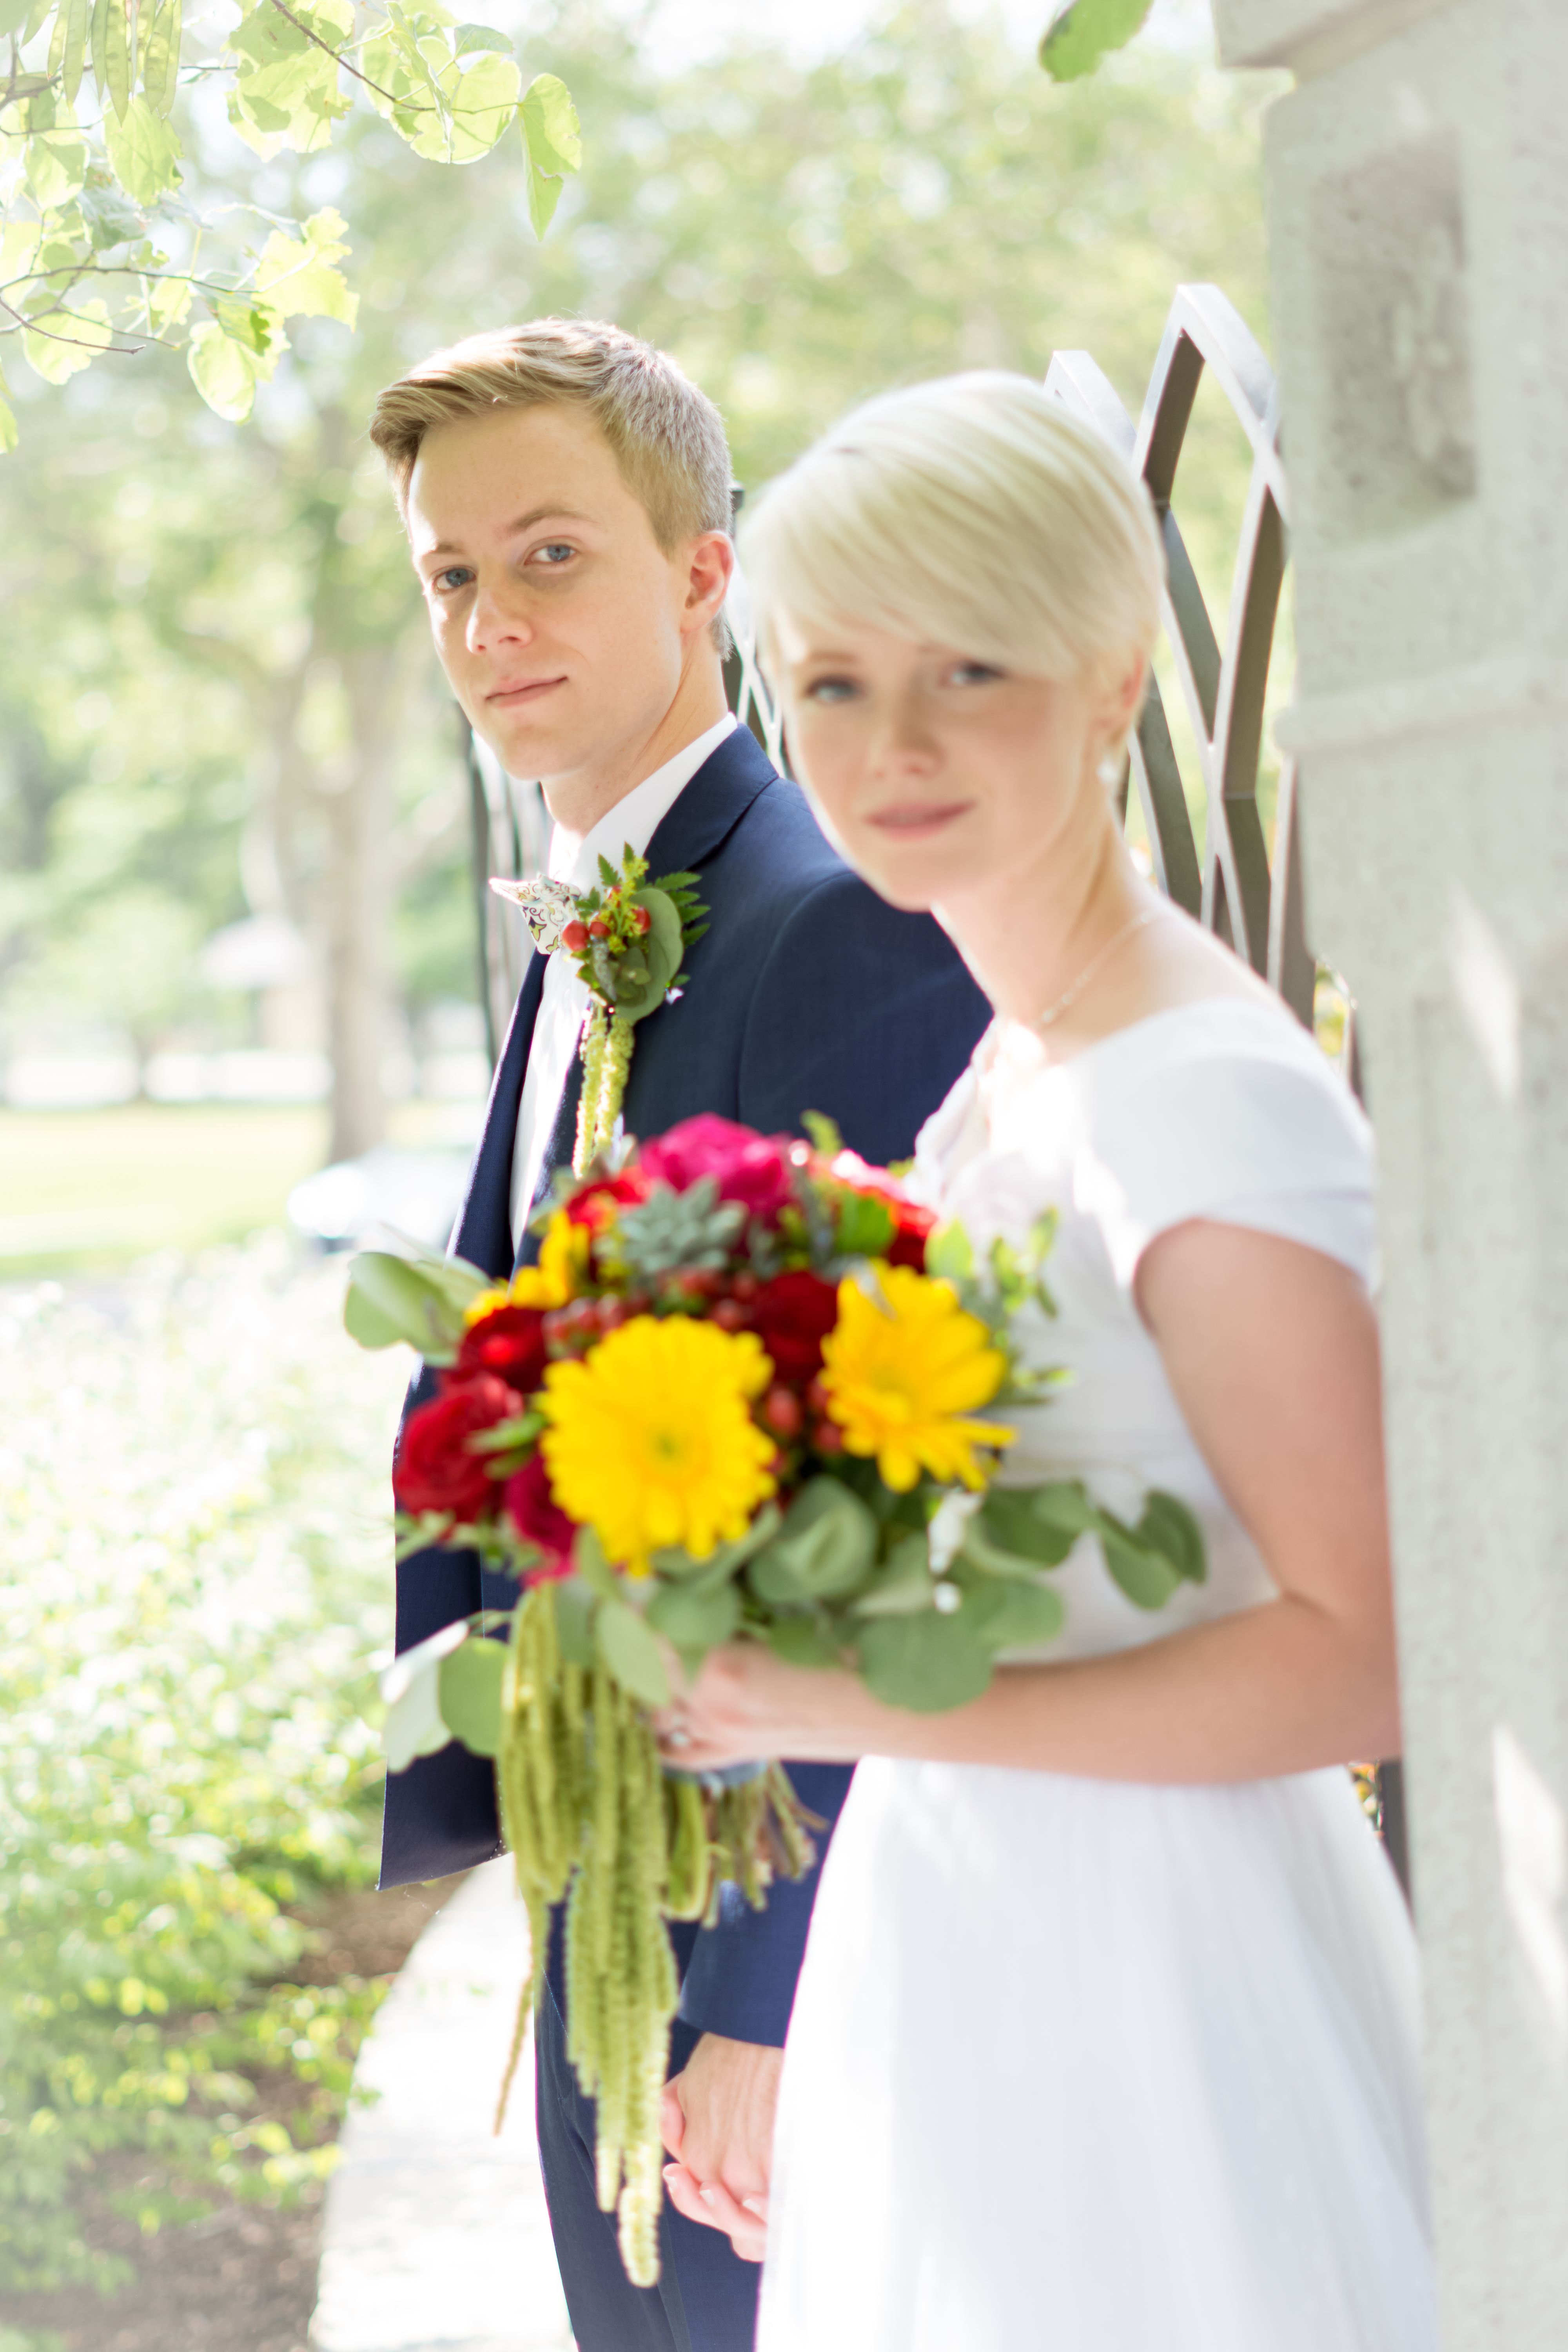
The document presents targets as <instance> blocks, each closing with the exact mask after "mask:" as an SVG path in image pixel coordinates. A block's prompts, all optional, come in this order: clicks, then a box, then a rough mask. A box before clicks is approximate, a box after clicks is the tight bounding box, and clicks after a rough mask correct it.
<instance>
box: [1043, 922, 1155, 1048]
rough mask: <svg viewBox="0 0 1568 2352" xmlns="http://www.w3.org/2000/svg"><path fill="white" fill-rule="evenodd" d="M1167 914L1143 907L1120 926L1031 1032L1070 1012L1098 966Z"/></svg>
mask: <svg viewBox="0 0 1568 2352" xmlns="http://www.w3.org/2000/svg"><path fill="white" fill-rule="evenodd" d="M1170 911H1171V910H1170V908H1168V907H1145V908H1144V909H1143V911H1142V914H1141V915H1134V916H1133V918H1132V920H1131V922H1130V923H1123V924H1122V926H1121V929H1120V930H1119V931H1118V932H1117V934H1116V936H1115V938H1114V939H1111V940H1107V941H1106V943H1105V945H1104V946H1103V947H1102V948H1101V949H1100V950H1099V952H1098V953H1097V954H1095V955H1092V956H1090V958H1089V961H1088V962H1087V963H1086V964H1085V966H1084V968H1083V970H1082V971H1080V972H1079V976H1078V978H1077V979H1076V980H1075V981H1074V982H1073V983H1072V986H1071V987H1070V988H1066V989H1064V990H1063V991H1062V993H1061V994H1060V995H1059V996H1058V999H1057V1001H1056V1003H1054V1004H1047V1007H1046V1009H1045V1011H1044V1012H1043V1013H1036V1015H1035V1017H1034V1019H1033V1021H1032V1022H1031V1023H1030V1024H1029V1026H1030V1027H1031V1028H1032V1029H1048V1028H1050V1026H1051V1024H1052V1023H1053V1022H1057V1021H1059V1020H1060V1019H1061V1017H1062V1014H1063V1013H1068V1012H1070V1011H1071V1010H1072V1007H1073V1006H1074V1005H1075V1004H1076V1003H1078V1001H1079V997H1080V996H1081V995H1082V994H1083V992H1084V990H1085V989H1086V988H1087V987H1088V986H1089V982H1090V981H1091V980H1093V979H1095V978H1096V977H1097V975H1098V974H1099V972H1100V968H1101V966H1102V965H1104V964H1108V963H1109V962H1110V959H1111V957H1112V956H1113V955H1114V954H1115V953H1116V950H1117V949H1118V948H1119V947H1122V946H1124V945H1125V943H1126V942H1127V940H1130V939H1131V937H1132V934H1133V932H1134V931H1141V930H1142V929H1144V927H1145V926H1146V925H1147V924H1149V923H1157V922H1158V921H1159V920H1160V918H1161V916H1162V915H1168V914H1169V913H1170Z"/></svg>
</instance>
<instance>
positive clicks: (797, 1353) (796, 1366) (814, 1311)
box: [752, 1270, 838, 1387]
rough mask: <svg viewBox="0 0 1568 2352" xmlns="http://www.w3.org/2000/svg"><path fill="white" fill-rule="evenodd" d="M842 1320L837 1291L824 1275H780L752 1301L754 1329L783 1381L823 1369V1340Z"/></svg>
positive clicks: (797, 1379) (795, 1382)
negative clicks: (824, 1278)
mask: <svg viewBox="0 0 1568 2352" xmlns="http://www.w3.org/2000/svg"><path fill="white" fill-rule="evenodd" d="M837 1320H838V1293H837V1289H836V1288H835V1286H834V1285H833V1284H832V1283H831V1282H825V1281H824V1280H823V1278H822V1276H821V1275H819V1274H808V1273H806V1272H805V1271H804V1270H803V1271H801V1272H800V1273H797V1274H775V1275H774V1276H773V1280H772V1281H771V1282H764V1283H763V1286H762V1287H761V1288H760V1289H759V1291H758V1292H757V1295H756V1297H754V1298H753V1299H752V1330H753V1331H754V1332H755V1333H756V1335H757V1337H758V1339H760V1340H761V1341H762V1343H763V1347H764V1348H765V1349H767V1351H768V1354H769V1355H770V1356H771V1357H772V1358H773V1370H774V1371H775V1372H776V1373H777V1374H778V1376H779V1378H780V1380H781V1381H788V1382H789V1383H790V1384H791V1385H792V1386H794V1387H799V1386H801V1385H802V1384H803V1383H804V1382H805V1381H810V1380H815V1378H816V1375H817V1373H818V1372H819V1371H820V1370H822V1343H823V1341H824V1339H826V1337H827V1335H828V1333H829V1332H830V1331H831V1330H832V1328H833V1327H834V1325H835V1324H836V1323H837Z"/></svg>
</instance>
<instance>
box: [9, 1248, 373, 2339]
mask: <svg viewBox="0 0 1568 2352" xmlns="http://www.w3.org/2000/svg"><path fill="white" fill-rule="evenodd" d="M341 1297H342V1269H341V1267H339V1266H335V1265H330V1264H328V1265H310V1266H305V1267H301V1266H300V1265H299V1264H298V1263H297V1262H296V1261H294V1260H293V1259H292V1258H291V1257H290V1255H289V1249H288V1245H287V1244H285V1243H284V1242H283V1241H282V1239H281V1238H280V1237H269V1238H265V1239H262V1240H259V1241H258V1242H255V1243H253V1244H249V1245H247V1247H246V1248H244V1249H236V1250H228V1251H224V1252H221V1253H215V1254H213V1255H210V1256H207V1257H204V1258H202V1259H200V1260H198V1261H195V1262H194V1263H193V1262H190V1261H183V1260H173V1259H171V1260H168V1261H158V1262H155V1263H153V1265H150V1266H148V1267H146V1268H143V1269H141V1270H138V1271H137V1272H136V1273H135V1274H133V1275H132V1276H127V1277H114V1278H108V1279H105V1280H104V1281H103V1282H101V1283H100V1284H96V1285H94V1284H90V1283H85V1282H84V1283H79V1284H77V1285H74V1286H72V1288H71V1290H70V1292H69V1293H65V1292H62V1291H61V1290H60V1289H59V1288H58V1286H53V1285H44V1286H37V1287H34V1288H32V1289H28V1290H13V1291H9V1292H0V1396H3V1398H4V1410H3V1411H0V1559H3V1560H4V1575H3V1578H0V2291H10V2292H18V2291H26V2290H29V2289H48V2288H50V2287H55V2286H58V2285H61V2284H66V2283H68V2282H69V2281H73V2280H79V2279H84V2278H89V2279H96V2281H97V2283H98V2284H100V2285H102V2286H104V2287H106V2288H107V2287H110V2286H112V2285H113V2284H115V2283H116V2279H117V2277H118V2276H120V2275H122V2274H123V2265H117V2264H115V2263H111V2262H109V2261H108V2260H106V2258H104V2257H102V2256H100V2255H97V2254H95V2253H94V2252H92V2251H91V2250H90V2249H89V2246H88V2244H87V2242H85V2241H84V2238H83V2236H82V2233H81V2231H80V2228H79V2221H78V2219H77V2216H76V2212H75V2190H76V2188H77V2185H78V2183H79V2179H80V2178H81V2177H82V2176H83V2175H85V2174H88V2173H90V2172H92V2171H93V2170H94V2169H95V2168H96V2169H97V2170H98V2171H99V2172H100V2176H101V2175H104V2172H105V2168H104V2166H103V2163H102V2159H103V2158H104V2157H105V2155H106V2153H107V2152H109V2151H111V2150H114V2149H117V2148H127V2147H130V2148H134V2149H136V2150H138V2151H144V2152H145V2157H146V2159H147V2160H146V2161H145V2162H139V2163H138V2164H137V2165H136V2166H134V2167H133V2168H130V2169H131V2170H133V2171H134V2173H135V2174H136V2176H137V2183H136V2187H135V2188H134V2189H133V2190H127V2189H125V2188H124V2187H123V2181H124V2179H126V2178H128V2177H129V2175H128V2170H127V2168H126V2167H124V2166H123V2165H121V2166H119V2167H115V2166H114V2165H112V2164H110V2166H109V2168H108V2170H107V2176H106V2179H107V2182H108V2184H109V2185H110V2186H112V2184H113V2183H115V2182H116V2181H118V2182H119V2183H121V2186H120V2187H119V2189H118V2190H117V2192H116V2201H118V2202H119V2203H120V2204H121V2207H124V2206H126V2205H127V2203H129V2207H130V2210H132V2211H133V2212H134V2213H135V2214H136V2215H137V2217H138V2218H139V2219H140V2220H141V2221H142V2226H143V2228H145V2229H148V2230H151V2229H153V2228H156V2227H157V2226H158V2224H159V2223H160V2221H165V2220H175V2219H180V2218H185V2217H189V2216H192V2215H194V2214H195V2213H197V2212H199V2211H201V2210H203V2198H202V2192H203V2190H204V2189H208V2190H211V2189H214V2188H221V2189H225V2190H226V2191H227V2192H228V2193H230V2194H235V2193H237V2194H242V2195H258V2196H264V2197H268V2198H276V2197H288V2196H290V2195H292V2194H296V2193H298V2191H299V2190H300V2187H301V2186H302V2185H303V2184H304V2183H306V2182H308V2181H309V2180H310V2179H313V2178H317V2177H319V2176H320V2175H321V2173H322V2172H323V2171H324V2170H325V2169H326V2168H327V2167H328V2166H329V2164H330V2162H331V2154H332V2151H331V2147H330V2145H329V2144H328V2143H329V2142H330V2140H331V2136H332V2133H333V2131H334V2130H335V2126H336V2122H337V2119H338V2116H339V2115H340V2114H341V2111H342V2104H343V2101H344V2100H345V2098H346V2095H347V2091H348V2082H349V2074H350V2070H351V2068H352V2064H353V2052H354V2049H355V2048H356V2047H357V2044H358V2041H359V2039H360V2037H361V2035H362V2034H363V2030H364V2027H365V2025H366V2023H367V2022H368V2021H369V2017H370V2014H371V2012H372V2011H373V2010H374V2004H375V2000H376V1997H377V1995H376V1989H375V1988H374V1986H369V1985H365V1984H363V1983H356V1982H350V1983H349V1984H348V1985H346V1986H334V1987H329V1988H325V1989H322V1988H320V1987H310V1986H299V1985H292V1984H289V1983H288V1982H287V1981H280V1979H287V1977H288V1974H289V1969H290V1968H291V1967H292V1966H293V1965H294V1963H295V1962H296V1961H297V1960H298V1959H299V1958H300V1954H301V1952H302V1950H303V1949H304V1947H305V1937H304V1932H303V1931H302V1930H301V1928H300V1927H299V1926H298V1925H297V1923H296V1922H295V1921H294V1920H292V1919H290V1918H289V1917H288V1916H285V1914H284V1912H283V1910H282V1909H281V1907H280V1906H283V1905H286V1904H289V1903H290V1902H291V1901H293V1900H295V1899H296V1898H297V1897H299V1896H300V1895H305V1894H307V1893H308V1892H309V1891H310V1889H311V1888H312V1887H318V1888H319V1887H321V1885H356V1884H363V1883H365V1882H366V1880H367V1879H368V1878H369V1877H370V1875H371V1874H372V1870H373V1859H372V1857H373V1851H374V1814H375V1793H376V1785H377V1783H378V1782H379V1780H380V1773H381V1767H380V1762H379V1756H378V1741H377V1738H376V1734H375V1732H374V1728H373V1727H372V1721H371V1720H367V1714H369V1715H371V1716H372V1717H373V1718H374V1675H373V1667H374V1664H377V1663H379V1662H380V1661H381V1660H383V1659H384V1655H385V1654H386V1652H387V1650H388V1649H389V1647H390V1625H391V1574H390V1568H391V1503H390V1496H389V1493H388V1489H387V1465H388V1459H389V1454H390V1446H391V1438H392V1432H393V1428H394V1425H395V1415H396V1409H397V1403H398V1396H399V1388H400V1370H399V1368H398V1367H397V1366H396V1365H395V1364H394V1363H393V1362H391V1361H389V1360H387V1359H385V1358H383V1357H377V1356H368V1355H365V1354H363V1352H362V1351H361V1350H360V1349H357V1348H354V1347H353V1346H352V1345H351V1344H349V1342H348V1341H347V1339H345V1337H344V1335H343V1332H342V1327H341V1323H340V1321H339V1314H340V1302H341ZM267 2067H274V2068H275V2067H283V2068H285V2069H287V2070H289V2072H290V2073H292V2074H294V2075H295V2076H297V2077H298V2078H300V2081H301V2082H302V2083H303V2084H308V2085H310V2089H309V2091H308V2092H306V2093H303V2094H300V2095H298V2096H296V2097H295V2098H294V2099H293V2100H292V2101H291V2103H290V2105H289V2123H288V2125H287V2126H285V2125H284V2124H281V2123H279V2121H278V2120H277V2119H276V2117H274V2118H273V2119H271V2120H268V2121H260V2122H258V2121H255V2120H254V2119H252V2120H249V2121H247V2110H248V2109H250V2108H252V2107H253V2106H254V2105H255V2103H256V2093H255V2089H254V2086H253V2084H252V2082H251V2081H250V2080H249V2079H248V2075H249V2074H254V2073H256V2072H257V2071H258V2070H259V2069H262V2068H267Z"/></svg>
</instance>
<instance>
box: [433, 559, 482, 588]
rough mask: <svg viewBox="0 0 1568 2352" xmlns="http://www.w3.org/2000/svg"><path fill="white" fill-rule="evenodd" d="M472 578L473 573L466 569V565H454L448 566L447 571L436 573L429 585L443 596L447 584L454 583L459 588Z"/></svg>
mask: <svg viewBox="0 0 1568 2352" xmlns="http://www.w3.org/2000/svg"><path fill="white" fill-rule="evenodd" d="M473 576H474V575H473V573H472V572H470V571H469V570H468V567H467V565H466V564H462V563H454V564H452V565H450V566H449V568H448V569H447V571H445V572H437V573H435V575H434V576H433V578H432V579H431V582H430V585H431V586H432V588H434V589H437V591H438V592H439V593H442V594H445V593H447V589H448V584H449V583H451V582H453V581H456V582H457V583H458V586H459V587H460V586H462V585H463V583H465V582H467V581H469V580H471V579H472V578H473Z"/></svg>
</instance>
